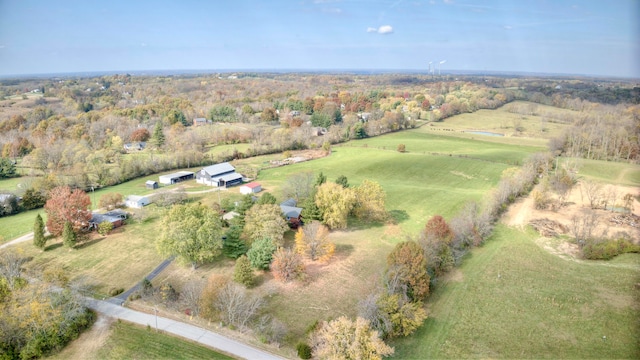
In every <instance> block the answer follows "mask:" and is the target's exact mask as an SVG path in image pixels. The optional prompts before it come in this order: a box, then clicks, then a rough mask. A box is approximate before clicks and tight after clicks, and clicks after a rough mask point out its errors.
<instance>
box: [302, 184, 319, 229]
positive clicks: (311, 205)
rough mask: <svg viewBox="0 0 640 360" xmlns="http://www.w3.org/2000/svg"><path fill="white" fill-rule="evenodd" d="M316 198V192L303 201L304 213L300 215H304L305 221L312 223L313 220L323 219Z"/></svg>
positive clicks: (303, 219)
mask: <svg viewBox="0 0 640 360" xmlns="http://www.w3.org/2000/svg"><path fill="white" fill-rule="evenodd" d="M315 198H316V194H315V192H314V193H313V194H311V195H310V196H309V197H308V198H306V199H305V201H304V203H302V213H301V214H300V215H302V221H303V222H305V223H310V222H311V221H313V220H318V221H322V211H320V208H319V207H318V205H316V200H315Z"/></svg>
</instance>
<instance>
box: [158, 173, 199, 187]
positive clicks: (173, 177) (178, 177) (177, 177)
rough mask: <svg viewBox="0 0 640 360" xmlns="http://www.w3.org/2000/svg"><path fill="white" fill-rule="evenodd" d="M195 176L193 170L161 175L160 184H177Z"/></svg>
mask: <svg viewBox="0 0 640 360" xmlns="http://www.w3.org/2000/svg"><path fill="white" fill-rule="evenodd" d="M193 177H194V173H193V172H191V171H178V172H177V173H173V174H167V175H160V178H159V179H160V184H165V185H171V184H177V183H179V182H182V181H187V180H191V179H193Z"/></svg>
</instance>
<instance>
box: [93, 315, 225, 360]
mask: <svg viewBox="0 0 640 360" xmlns="http://www.w3.org/2000/svg"><path fill="white" fill-rule="evenodd" d="M95 359H105V360H118V359H122V360H129V359H214V360H225V359H233V358H232V357H229V356H226V355H223V354H221V353H219V352H216V351H214V350H212V349H209V348H207V347H204V346H201V345H199V344H195V343H193V342H191V341H187V340H183V339H180V338H176V337H173V336H169V335H165V334H162V333H156V332H155V331H154V330H152V329H151V330H150V329H148V328H144V327H142V326H137V325H133V324H129V323H126V322H115V323H114V324H113V325H112V332H111V334H110V335H109V338H108V339H107V341H106V342H105V344H104V346H103V347H102V348H101V349H100V350H99V351H98V352H97V353H96V354H95Z"/></svg>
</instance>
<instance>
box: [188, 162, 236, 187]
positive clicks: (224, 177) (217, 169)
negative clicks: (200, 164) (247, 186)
mask: <svg viewBox="0 0 640 360" xmlns="http://www.w3.org/2000/svg"><path fill="white" fill-rule="evenodd" d="M196 182H198V183H200V184H205V185H209V186H217V187H229V186H234V185H238V184H241V183H242V175H240V174H238V173H237V172H236V168H234V167H233V166H232V165H231V164H229V163H227V162H224V163H220V164H216V165H211V166H207V167H205V168H203V169H202V170H200V171H198V173H197V174H196Z"/></svg>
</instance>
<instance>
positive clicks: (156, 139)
mask: <svg viewBox="0 0 640 360" xmlns="http://www.w3.org/2000/svg"><path fill="white" fill-rule="evenodd" d="M151 141H152V142H153V144H154V145H155V146H157V147H162V145H164V141H165V138H164V132H163V131H162V121H158V122H156V127H155V128H153V135H151Z"/></svg>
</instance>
